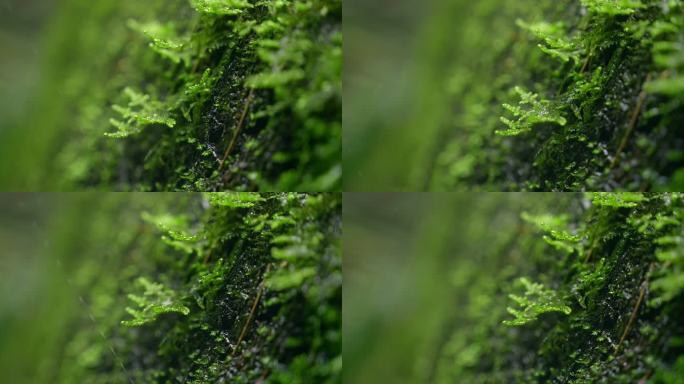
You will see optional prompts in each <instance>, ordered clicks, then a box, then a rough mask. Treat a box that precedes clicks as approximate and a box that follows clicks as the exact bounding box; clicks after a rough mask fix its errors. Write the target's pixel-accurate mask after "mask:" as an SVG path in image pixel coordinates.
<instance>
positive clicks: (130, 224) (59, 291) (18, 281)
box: [0, 193, 200, 383]
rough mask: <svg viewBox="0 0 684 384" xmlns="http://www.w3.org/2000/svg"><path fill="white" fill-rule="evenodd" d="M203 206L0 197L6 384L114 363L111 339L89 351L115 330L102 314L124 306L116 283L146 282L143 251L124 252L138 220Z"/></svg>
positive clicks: (70, 196) (131, 197) (173, 200)
mask: <svg viewBox="0 0 684 384" xmlns="http://www.w3.org/2000/svg"><path fill="white" fill-rule="evenodd" d="M199 196H200V195H199V194H164V193H156V194H144V193H127V194H116V193H64V194H60V193H48V194H41V193H24V194H19V193H17V194H11V193H3V194H0V245H1V246H0V372H2V379H0V382H2V383H52V382H59V378H60V377H78V372H79V371H78V369H81V368H82V367H88V366H89V364H91V359H92V358H93V357H94V356H98V355H99V354H102V353H104V354H107V355H108V354H112V353H115V352H112V351H110V350H106V349H105V350H100V349H101V348H102V346H103V345H108V346H110V347H112V348H114V351H116V348H118V347H119V346H117V345H114V343H115V341H108V340H106V339H105V336H104V335H103V336H102V340H103V342H102V344H101V345H98V344H90V345H88V344H85V345H83V344H82V342H83V340H87V338H85V339H84V335H97V334H98V332H103V331H102V330H106V329H109V328H108V327H111V325H109V323H111V322H112V321H116V316H115V315H114V314H112V313H109V315H111V316H105V315H104V314H102V313H99V312H98V308H100V307H104V308H107V306H108V305H110V304H111V303H119V304H120V306H121V307H122V308H123V307H124V306H125V305H126V296H125V293H124V292H122V291H121V290H120V289H121V288H122V287H120V286H119V283H120V282H121V281H125V280H127V279H129V278H131V276H135V275H136V274H139V270H138V269H139V268H140V266H139V263H138V264H135V263H132V262H131V260H130V259H129V258H130V257H133V255H132V254H133V253H137V252H138V251H132V250H131V249H127V248H126V247H129V246H130V243H131V239H132V238H135V236H138V234H139V228H140V225H141V223H142V219H141V217H140V216H141V212H142V211H150V212H155V211H158V210H160V209H163V210H164V212H167V210H172V211H173V210H175V209H177V208H181V207H187V206H188V205H187V203H188V202H189V201H190V202H192V201H195V202H196V201H199ZM91 299H92V300H93V302H90V301H89V300H91ZM105 324H107V326H105ZM110 336H111V335H110ZM112 338H113V339H116V338H115V337H114V336H112ZM74 353H77V355H78V357H77V358H75V357H74V356H73V354H74ZM113 360H114V361H116V360H117V359H116V358H114V359H113ZM120 376H121V377H125V374H123V373H120Z"/></svg>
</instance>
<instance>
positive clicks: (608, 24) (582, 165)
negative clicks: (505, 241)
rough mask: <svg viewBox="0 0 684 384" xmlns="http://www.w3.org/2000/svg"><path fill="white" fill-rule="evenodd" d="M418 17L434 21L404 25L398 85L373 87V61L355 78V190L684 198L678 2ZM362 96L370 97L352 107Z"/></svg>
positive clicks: (505, 4)
mask: <svg viewBox="0 0 684 384" xmlns="http://www.w3.org/2000/svg"><path fill="white" fill-rule="evenodd" d="M376 2H377V3H380V2H379V1H376ZM352 4H353V2H352ZM352 6H353V5H352ZM356 6H357V7H361V6H360V5H356ZM424 8H425V9H426V11H425V12H427V13H428V14H430V17H428V18H425V19H422V18H419V17H412V16H410V15H405V16H403V18H402V20H404V19H406V20H413V24H417V25H418V27H415V28H416V29H418V30H419V32H417V33H413V34H414V35H415V36H418V38H416V39H415V41H411V42H412V44H410V45H409V48H407V49H408V50H409V51H410V52H412V53H413V56H412V58H411V59H406V62H407V63H408V64H401V65H403V67H400V64H396V67H397V68H396V69H395V71H396V72H398V73H394V77H393V78H392V79H382V78H379V79H380V80H378V79H373V78H370V77H369V76H367V75H366V73H365V72H370V71H371V70H372V68H373V66H374V61H373V59H367V60H366V62H361V63H363V64H364V65H356V66H351V67H350V68H351V69H350V73H351V74H350V76H349V78H350V79H352V80H350V81H349V87H348V88H349V89H347V90H346V91H345V92H347V93H346V95H349V96H347V98H348V99H351V100H352V101H351V102H350V103H349V104H348V105H349V107H347V108H345V110H347V112H345V116H346V115H354V114H359V115H360V117H356V118H353V119H352V118H350V120H348V121H351V122H353V126H352V127H351V129H349V130H347V129H345V146H344V158H345V164H349V170H350V172H349V177H348V178H347V179H346V181H345V183H347V185H348V189H355V190H366V189H372V190H378V189H380V190H385V189H388V188H390V189H400V190H407V189H408V190H417V189H429V190H463V189H475V190H497V191H500V190H547V191H551V190H564V191H565V190H574V191H581V190H594V191H600V190H608V191H612V190H633V191H645V190H665V191H667V190H679V189H681V188H683V187H684V184H683V180H684V178H683V175H684V142H683V141H682V139H681V138H682V136H683V132H682V130H681V127H682V126H684V124H683V122H684V119H683V117H682V114H683V113H684V107H683V106H682V102H683V101H684V99H683V96H684V86H683V83H682V75H681V72H682V62H683V61H682V57H683V56H682V49H681V47H682V41H683V40H682V39H683V38H684V34H683V33H682V31H683V30H684V28H683V27H684V24H682V22H683V20H684V3H682V2H681V1H680V0H619V1H618V0H615V1H613V0H605V1H604V0H572V1H537V0H534V1H527V0H521V1H503V0H483V1H476V2H470V1H464V0H434V1H427V2H425V5H424ZM350 14H351V15H352V16H354V15H355V12H354V11H350ZM345 20H348V21H349V23H350V24H352V25H355V26H356V29H357V30H360V31H364V32H365V33H366V34H371V33H375V34H376V35H379V36H381V38H382V36H383V35H382V34H381V33H377V32H376V31H377V30H380V31H383V30H384V29H385V28H387V29H388V30H389V27H383V26H382V25H380V26H371V24H370V21H367V20H364V19H363V18H361V17H358V16H357V17H350V18H346V19H345ZM423 20H427V21H423ZM359 35H360V36H359ZM389 36H392V35H388V36H387V37H385V40H391V39H392V37H389ZM394 36H401V35H396V34H395V35H394ZM364 37H366V35H364V34H362V33H359V34H358V35H351V37H350V38H351V41H350V43H349V44H348V46H349V47H352V48H350V49H349V52H350V55H352V56H354V55H359V54H360V53H357V52H361V53H363V52H365V51H364V50H363V49H361V48H355V47H356V46H360V47H363V46H365V45H368V44H369V43H368V39H367V38H364ZM397 39H401V40H404V39H403V38H402V37H397ZM388 44H389V43H388ZM370 55H371V57H373V56H372V54H370ZM354 57H355V56H354ZM380 60H381V59H379V58H377V59H375V61H380ZM350 61H353V60H351V59H350ZM364 81H365V82H368V83H369V84H368V85H366V84H363V82H364ZM402 81H404V82H409V81H410V82H411V83H412V84H417V85H405V88H401V87H400V86H399V85H397V84H396V82H399V83H401V82H402ZM384 82H387V84H384ZM372 88H381V89H384V90H390V89H392V90H395V92H396V89H399V93H400V94H401V97H398V96H393V97H392V98H391V99H389V101H383V102H384V103H391V104H392V108H389V107H388V108H384V109H381V110H380V111H379V112H377V113H375V114H371V115H369V114H368V113H365V110H364V109H363V108H364V107H363V106H364V105H367V104H378V103H380V104H381V103H383V102H381V101H379V100H380V99H381V98H386V97H387V96H386V95H384V94H378V95H375V94H373V93H369V92H368V89H372ZM357 94H364V95H370V96H366V97H365V98H364V99H363V100H362V101H353V100H354V99H355V98H356V97H359V96H357ZM369 98H370V100H369ZM389 114H397V115H398V116H399V118H395V117H394V116H389ZM390 132H391V133H390ZM392 153H394V154H396V153H402V154H407V155H406V156H407V158H405V159H402V161H396V155H394V156H392V155H391V154H392ZM383 159H389V160H383Z"/></svg>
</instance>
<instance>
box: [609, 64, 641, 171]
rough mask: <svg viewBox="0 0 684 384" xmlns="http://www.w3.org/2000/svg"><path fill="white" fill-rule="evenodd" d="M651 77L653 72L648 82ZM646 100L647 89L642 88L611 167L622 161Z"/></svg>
mask: <svg viewBox="0 0 684 384" xmlns="http://www.w3.org/2000/svg"><path fill="white" fill-rule="evenodd" d="M650 79H651V74H650V73H649V74H648V76H646V82H648V81H649V80H650ZM645 101H646V91H645V90H642V91H641V93H639V98H638V100H637V104H636V107H635V108H634V111H633V112H632V116H631V117H630V119H629V126H628V128H627V132H626V133H625V136H623V137H622V141H621V142H620V146H619V147H618V149H617V152H615V157H614V158H613V161H612V162H611V163H610V169H613V168H615V166H616V165H617V164H618V163H619V162H620V155H621V154H622V151H624V150H625V147H627V143H628V142H629V138H630V137H631V136H632V132H633V131H634V128H635V127H636V123H637V120H638V118H639V115H640V114H641V109H642V108H643V107H644V102H645Z"/></svg>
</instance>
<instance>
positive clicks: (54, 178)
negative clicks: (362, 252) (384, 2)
mask: <svg viewBox="0 0 684 384" xmlns="http://www.w3.org/2000/svg"><path fill="white" fill-rule="evenodd" d="M341 8H342V2H341V1H340V0H307V1H292V0H278V1H262V0H249V1H247V0H245V1H242V0H240V1H204V0H202V1H200V0H192V1H190V0H172V1H159V0H153V1H144V2H141V1H134V0H125V1H115V0H106V1H98V2H97V4H95V5H94V4H93V2H91V1H84V0H65V1H62V2H59V6H58V7H57V9H58V10H57V14H56V16H55V17H54V20H53V21H52V23H51V25H50V27H49V28H48V31H47V32H46V35H47V36H46V38H45V41H44V42H43V46H44V47H45V53H44V64H43V70H42V72H41V73H42V77H41V78H40V87H39V89H38V93H37V96H36V97H34V99H35V102H33V103H31V105H30V106H29V108H27V113H26V114H25V116H23V118H21V119H18V120H17V121H16V122H15V123H13V124H12V125H11V126H9V127H4V128H3V129H2V130H1V131H0V187H3V188H5V189H32V190H55V189H58V190H74V189H83V188H96V189H107V190H112V189H117V190H199V191H209V190H226V189H232V190H261V191H281V190H286V191H291V190H299V191H308V190H311V191H328V190H337V189H339V188H340V186H341V155H340V145H341V86H342V85H341V69H342V67H341V61H342V31H341V16H342V15H341V13H342V10H341Z"/></svg>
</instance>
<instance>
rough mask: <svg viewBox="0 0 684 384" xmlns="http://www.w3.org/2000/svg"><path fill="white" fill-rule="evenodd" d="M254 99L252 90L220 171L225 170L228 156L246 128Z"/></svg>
mask: <svg viewBox="0 0 684 384" xmlns="http://www.w3.org/2000/svg"><path fill="white" fill-rule="evenodd" d="M253 97H254V89H250V90H249V95H247V100H246V101H245V107H244V108H243V109H242V115H241V116H240V121H239V122H238V125H237V128H236V129H235V133H233V138H232V139H231V140H230V144H228V147H227V148H226V152H225V153H224V154H223V158H221V165H219V171H221V170H223V165H224V164H225V162H226V159H227V158H228V155H229V154H230V153H231V152H232V151H233V147H235V143H237V139H238V136H239V135H240V131H242V127H243V126H244V123H245V118H246V117H247V111H248V110H249V106H250V105H251V104H252V98H253Z"/></svg>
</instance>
